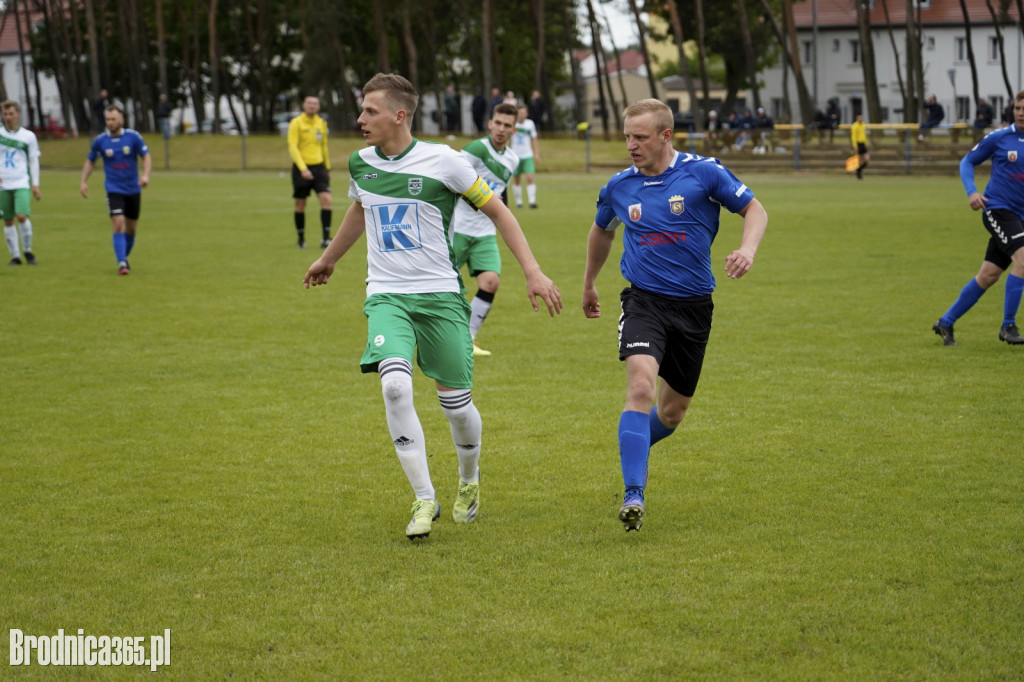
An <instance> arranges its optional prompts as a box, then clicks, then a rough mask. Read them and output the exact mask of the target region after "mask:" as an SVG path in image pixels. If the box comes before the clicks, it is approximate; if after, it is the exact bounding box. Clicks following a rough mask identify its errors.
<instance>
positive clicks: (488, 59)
mask: <svg viewBox="0 0 1024 682" xmlns="http://www.w3.org/2000/svg"><path fill="white" fill-rule="evenodd" d="M493 55H494V0H483V3H482V6H481V13H480V58H481V61H482V62H483V63H482V66H483V72H484V97H490V96H491V95H490V92H491V88H500V87H501V85H499V84H498V83H496V82H495V81H494V62H493V61H492V57H493ZM490 106H491V103H490V101H489V100H488V102H487V110H488V118H489V117H490Z"/></svg>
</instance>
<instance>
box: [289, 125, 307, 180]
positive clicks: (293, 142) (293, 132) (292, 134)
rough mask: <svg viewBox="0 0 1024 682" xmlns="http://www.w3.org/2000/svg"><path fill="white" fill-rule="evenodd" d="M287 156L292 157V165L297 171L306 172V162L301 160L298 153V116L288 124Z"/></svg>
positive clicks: (300, 155)
mask: <svg viewBox="0 0 1024 682" xmlns="http://www.w3.org/2000/svg"><path fill="white" fill-rule="evenodd" d="M288 156H290V157H292V163H294V164H295V165H296V166H298V168H299V170H306V162H305V161H303V160H302V153H301V152H299V117H298V116H296V117H295V118H293V119H292V120H291V123H289V124H288Z"/></svg>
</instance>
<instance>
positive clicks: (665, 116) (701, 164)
mask: <svg viewBox="0 0 1024 682" xmlns="http://www.w3.org/2000/svg"><path fill="white" fill-rule="evenodd" d="M623 115H624V118H625V124H624V126H623V128H624V132H625V136H626V149H627V150H628V152H629V155H630V157H631V158H632V159H633V166H632V167H630V168H627V169H626V170H624V171H621V172H619V173H618V174H616V175H614V176H612V178H611V180H609V181H608V184H607V185H605V186H604V187H603V188H602V189H601V192H600V194H599V195H598V199H597V216H596V217H595V218H594V224H593V225H592V226H591V228H590V236H589V240H588V244H587V266H586V272H585V274H584V276H583V302H582V303H583V312H584V313H585V314H586V316H587V317H590V318H596V317H600V316H601V304H600V302H599V298H598V295H597V289H596V287H595V280H596V279H597V276H598V273H599V272H600V271H601V268H602V266H603V265H604V263H605V261H606V260H607V259H608V254H609V253H610V251H611V246H612V242H613V240H614V239H615V233H616V231H618V229H619V228H621V231H622V240H623V254H622V261H621V268H622V275H623V276H624V277H625V278H626V280H628V281H629V283H630V286H628V287H627V288H626V289H624V290H623V291H622V294H621V301H622V315H621V317H620V318H619V359H620V360H624V361H625V363H626V377H627V388H626V405H625V408H624V410H623V412H622V416H621V417H620V420H619V436H618V440H619V459H620V462H621V464H622V478H623V482H624V483H625V494H624V495H623V502H622V507H621V509H620V510H619V520H620V521H622V524H623V526H624V527H625V529H626V531H630V530H640V526H641V525H642V524H643V521H644V512H645V508H644V490H645V488H646V486H647V459H648V455H649V454H650V449H651V446H652V445H654V444H655V443H657V442H658V441H660V440H661V439H663V438H665V437H666V436H669V435H671V434H672V433H673V431H675V429H676V427H677V426H679V423H680V422H681V421H682V420H683V415H685V414H686V410H687V408H689V406H690V401H691V400H692V399H693V394H694V391H695V390H696V388H697V381H698V379H699V378H700V371H701V366H702V364H703V361H704V350H705V348H706V346H707V343H708V338H709V335H710V332H711V311H712V309H713V305H712V301H711V292H712V291H714V288H715V277H714V275H713V274H712V273H711V244H712V242H713V241H714V239H715V235H717V234H718V218H719V212H720V210H721V208H722V207H723V206H724V207H725V208H726V209H728V210H729V211H731V212H733V213H736V214H738V215H740V216H742V217H743V236H742V238H741V239H740V247H739V248H738V249H736V250H735V251H733V252H732V253H730V254H729V255H728V256H727V257H726V259H725V272H726V274H727V275H728V276H729V277H731V278H733V279H738V278H740V277H742V276H743V275H745V274H746V273H747V271H749V270H750V267H751V266H752V265H753V263H754V255H755V254H756V253H757V248H758V245H759V244H760V243H761V239H762V237H763V236H764V232H765V229H766V228H767V226H768V214H767V213H766V212H765V210H764V207H763V206H761V203H760V202H759V201H758V200H757V199H755V198H754V193H753V192H751V191H750V189H749V188H748V187H747V186H746V185H744V184H743V183H741V182H740V181H739V180H737V179H736V177H735V176H734V175H733V174H732V173H731V172H730V171H729V170H728V169H726V168H725V167H723V166H722V165H721V164H719V162H718V161H717V160H716V159H713V158H705V157H702V156H696V155H693V154H681V153H679V152H677V151H675V150H674V149H673V148H672V129H673V120H672V110H671V109H669V108H668V106H666V105H665V104H664V103H662V102H660V101H658V100H656V99H643V100H640V101H638V102H635V103H633V104H631V105H630V106H629V107H627V108H626V110H625V111H624V112H623ZM659 377H661V382H660V386H659V385H658V378H659Z"/></svg>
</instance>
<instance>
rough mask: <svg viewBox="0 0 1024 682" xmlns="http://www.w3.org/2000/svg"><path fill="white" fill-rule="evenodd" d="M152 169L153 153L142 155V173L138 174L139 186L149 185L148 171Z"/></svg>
mask: <svg viewBox="0 0 1024 682" xmlns="http://www.w3.org/2000/svg"><path fill="white" fill-rule="evenodd" d="M151 170H153V155H152V154H146V155H145V156H143V157H142V175H140V176H139V187H148V186H149V172H150V171H151Z"/></svg>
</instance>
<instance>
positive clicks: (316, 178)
mask: <svg viewBox="0 0 1024 682" xmlns="http://www.w3.org/2000/svg"><path fill="white" fill-rule="evenodd" d="M308 168H309V171H310V172H311V173H312V174H313V179H312V180H307V179H306V178H304V177H302V171H300V170H299V167H298V166H296V165H295V164H294V163H293V164H292V187H294V188H295V191H294V192H292V198H293V199H305V198H306V197H308V196H309V193H310V192H316V193H317V194H322V193H324V192H327V193H328V194H330V192H331V174H330V172H329V171H328V170H327V166H325V165H324V164H322V163H316V164H313V165H312V166H308Z"/></svg>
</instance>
